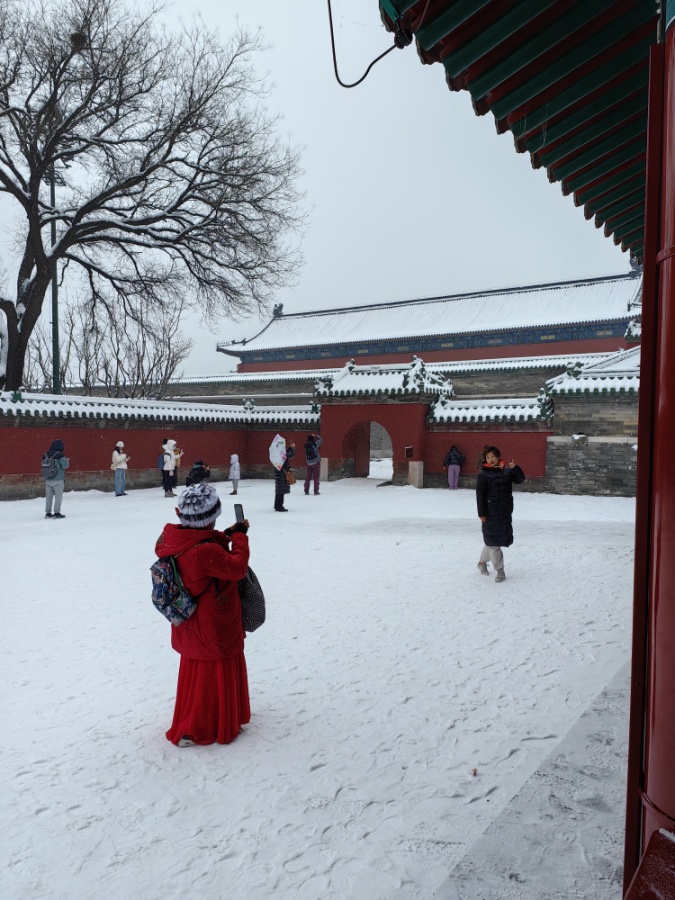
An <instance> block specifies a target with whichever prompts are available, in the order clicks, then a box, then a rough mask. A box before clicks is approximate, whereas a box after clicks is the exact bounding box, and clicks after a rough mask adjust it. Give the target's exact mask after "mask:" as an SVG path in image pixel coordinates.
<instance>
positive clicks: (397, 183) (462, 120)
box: [165, 0, 629, 375]
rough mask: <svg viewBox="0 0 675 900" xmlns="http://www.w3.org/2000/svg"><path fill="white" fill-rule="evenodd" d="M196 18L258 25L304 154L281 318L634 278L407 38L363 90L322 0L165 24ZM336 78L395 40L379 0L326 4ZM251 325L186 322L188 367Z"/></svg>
mask: <svg viewBox="0 0 675 900" xmlns="http://www.w3.org/2000/svg"><path fill="white" fill-rule="evenodd" d="M195 12H199V13H201V15H202V17H203V19H204V21H205V22H206V23H207V24H208V25H211V26H214V27H217V28H219V29H220V31H221V34H222V36H223V37H226V36H227V34H228V33H230V32H231V30H232V28H233V27H234V25H235V23H236V21H237V18H238V20H239V22H240V24H241V25H243V26H244V27H250V28H255V27H257V26H260V27H261V28H262V30H263V33H264V36H265V39H266V42H267V44H268V45H269V50H267V51H266V52H264V53H261V54H260V55H259V56H258V57H257V61H256V67H257V69H258V71H259V72H261V73H264V72H267V73H269V80H270V83H271V85H272V92H271V95H270V97H269V99H268V101H267V106H268V108H269V110H270V111H271V112H274V113H276V112H279V113H281V114H282V116H283V122H282V129H283V131H284V132H286V133H287V134H288V135H289V136H290V138H291V140H292V142H293V143H294V144H296V145H299V146H300V147H301V148H303V168H304V176H303V179H302V185H301V186H302V189H303V190H304V191H305V193H306V200H305V203H306V208H307V210H308V213H309V215H308V227H307V230H306V232H305V234H304V236H303V239H302V250H303V253H304V257H305V264H304V266H303V267H302V269H301V270H300V271H299V272H298V280H297V284H296V286H295V287H294V288H292V289H286V290H283V291H280V292H279V293H278V296H277V297H276V298H275V302H280V303H283V304H284V312H289V313H290V312H301V311H306V310H311V309H319V308H323V309H325V308H331V307H336V306H348V305H353V304H367V303H382V302H386V301H390V300H405V299H409V298H418V297H426V296H436V295H442V294H452V293H457V292H461V291H471V290H480V289H485V288H496V287H508V286H512V285H523V284H530V283H537V282H545V281H557V280H562V279H571V278H584V277H591V276H596V275H609V274H616V273H622V272H627V271H628V269H629V263H628V255H627V254H623V253H621V251H620V249H619V248H618V247H615V245H614V243H613V242H612V240H608V239H606V238H605V237H604V236H603V234H602V230H597V229H596V228H595V226H594V224H593V222H592V221H591V222H587V221H586V220H585V218H584V215H583V210H581V209H577V208H576V207H575V206H574V203H573V201H572V199H571V198H570V197H563V196H562V193H561V191H560V187H559V185H557V184H556V185H552V184H549V182H548V179H547V177H546V172H545V170H543V169H540V170H538V171H535V170H533V169H532V167H531V165H530V159H529V156H526V155H522V154H517V153H516V152H515V150H514V146H513V140H512V138H511V136H510V135H509V134H506V135H501V136H498V135H497V133H496V130H495V125H494V119H493V117H492V116H491V115H488V116H483V117H480V118H479V117H477V116H476V115H475V114H474V112H473V108H472V106H471V100H470V97H469V95H468V93H466V92H462V93H459V94H456V93H452V92H451V91H449V90H448V88H447V87H446V84H445V78H444V70H443V67H442V66H441V65H439V64H436V65H433V66H423V65H422V64H421V63H420V61H419V58H418V56H417V52H416V49H415V45H414V44H412V45H411V46H409V47H407V48H405V49H404V50H395V51H393V52H392V53H390V54H389V55H388V56H386V57H385V58H384V59H383V60H382V61H381V62H379V63H378V64H377V65H376V66H375V67H374V68H373V70H372V71H371V73H370V74H369V76H368V77H367V79H366V80H365V81H364V82H363V83H362V84H361V85H359V86H358V87H355V88H352V89H351V90H345V89H344V88H342V87H340V86H339V85H338V84H337V82H336V80H335V77H334V74H333V64H332V59H331V48H330V32H329V25H328V13H327V4H326V2H323V0H291V2H286V3H280V2H279V0H182V2H181V3H180V5H178V4H176V5H174V6H173V7H169V9H168V11H167V12H166V13H165V16H166V18H167V19H168V20H172V21H173V22H176V21H177V19H178V16H179V14H180V17H181V18H183V19H184V20H189V19H190V18H191V16H192V14H193V13H195ZM333 17H334V23H335V28H336V45H337V54H338V65H339V69H340V75H341V77H342V80H343V81H346V82H351V81H355V80H357V79H358V78H360V77H361V75H362V74H363V72H364V71H365V69H366V68H367V66H368V64H369V63H370V61H371V60H372V59H373V58H374V57H375V56H377V55H379V54H380V53H382V52H383V51H384V50H385V49H387V47H389V46H390V45H391V43H392V41H393V39H392V36H391V35H390V34H388V33H387V32H386V31H385V30H384V27H383V26H382V23H381V21H380V17H379V8H378V3H377V0H333ZM260 327H261V325H260V323H259V321H258V320H257V319H255V320H251V321H249V322H244V323H232V322H229V321H227V320H224V321H222V322H221V323H220V326H219V327H218V328H217V331H216V333H215V334H212V333H210V332H209V331H207V330H206V329H204V328H203V326H200V323H199V321H198V317H197V316H195V317H193V318H192V319H191V320H190V322H189V323H188V325H187V330H189V332H190V334H191V336H193V337H194V338H195V339H196V346H195V349H194V351H193V353H192V356H191V358H190V360H189V362H188V363H187V365H186V367H185V372H186V374H189V375H199V374H215V373H217V372H219V371H225V370H227V369H229V368H231V367H232V365H233V362H232V361H230V359H229V358H228V357H226V356H224V355H223V354H220V353H217V352H216V350H215V344H216V342H217V341H226V340H231V339H233V338H236V339H239V338H241V337H250V336H252V335H253V334H254V333H255V332H256V331H257V330H259V328H260Z"/></svg>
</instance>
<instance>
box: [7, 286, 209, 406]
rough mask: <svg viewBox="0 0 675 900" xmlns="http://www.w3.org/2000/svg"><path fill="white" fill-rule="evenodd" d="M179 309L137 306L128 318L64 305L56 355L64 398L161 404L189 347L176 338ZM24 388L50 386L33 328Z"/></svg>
mask: <svg viewBox="0 0 675 900" xmlns="http://www.w3.org/2000/svg"><path fill="white" fill-rule="evenodd" d="M183 311H184V305H182V304H179V305H178V306H177V307H176V308H175V309H174V310H173V314H172V315H171V316H168V315H167V314H166V312H165V311H164V310H162V309H159V308H157V307H154V306H152V305H151V304H148V303H146V304H142V305H141V306H140V307H139V308H137V309H136V311H135V313H134V317H133V318H132V317H130V316H128V315H127V314H126V312H125V310H124V307H123V305H122V304H117V305H113V306H112V307H105V308H98V307H97V306H95V305H94V304H92V303H91V302H86V303H80V304H79V305H76V306H73V305H70V304H64V306H63V309H62V315H61V320H60V323H59V327H60V330H61V332H62V333H64V334H66V335H67V340H66V342H65V345H64V347H63V349H62V353H61V361H60V368H61V372H60V374H61V384H62V386H63V390H64V393H72V392H77V393H81V394H84V395H85V396H90V395H94V394H96V395H104V396H108V397H147V398H153V399H162V398H163V397H165V396H166V395H167V393H168V392H169V391H170V383H171V381H172V380H173V379H175V378H177V377H179V375H180V372H179V369H180V366H182V364H183V363H184V362H185V360H186V359H187V357H188V356H189V354H190V351H191V350H192V347H193V346H194V342H193V341H192V340H190V339H187V338H184V337H183V336H182V335H181V330H180V326H181V317H182V314H183ZM24 376H25V377H24V384H25V385H26V386H27V387H28V388H29V389H33V390H42V389H44V387H45V385H47V386H48V385H49V383H50V380H51V345H50V338H48V336H47V334H46V332H45V329H44V327H43V326H42V324H41V323H38V324H37V325H36V327H35V329H34V331H33V335H32V337H31V341H30V343H29V346H28V352H27V354H26V365H25V369H24Z"/></svg>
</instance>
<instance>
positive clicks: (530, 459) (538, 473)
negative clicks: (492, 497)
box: [424, 431, 550, 478]
mask: <svg viewBox="0 0 675 900" xmlns="http://www.w3.org/2000/svg"><path fill="white" fill-rule="evenodd" d="M548 434H550V432H545V431H480V432H467V431H461V432H459V431H457V432H453V431H448V432H443V433H441V432H435V433H433V434H428V435H427V456H426V463H425V466H424V468H425V471H427V472H430V473H439V472H443V471H444V469H443V460H444V459H445V454H446V453H447V452H448V450H449V449H450V447H451V446H452V445H453V444H456V445H457V447H458V448H459V449H460V450H461V451H462V453H463V454H464V456H465V457H466V459H465V460H464V465H463V466H462V471H461V474H462V475H473V474H475V472H476V461H477V459H478V457H479V455H480V453H481V451H482V449H483V447H484V446H485V444H491V445H492V446H495V447H499V449H500V451H501V454H502V459H503V460H504V461H505V462H509V461H510V460H511V459H515V461H516V462H517V463H518V465H519V466H520V467H521V469H522V470H523V471H524V472H525V475H526V476H527V477H528V478H543V477H544V475H545V474H546V438H547V435H548Z"/></svg>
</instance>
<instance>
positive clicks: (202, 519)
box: [178, 482, 222, 528]
mask: <svg viewBox="0 0 675 900" xmlns="http://www.w3.org/2000/svg"><path fill="white" fill-rule="evenodd" d="M221 512H222V507H221V505H220V497H219V496H218V492H217V491H216V489H215V488H214V487H212V485H210V484H204V483H203V482H202V483H200V484H191V485H190V487H189V488H187V489H186V490H184V491H183V493H182V494H181V495H180V497H179V498H178V518H179V519H180V524H181V525H184V526H185V527H186V528H206V527H207V526H208V525H211V523H212V522H215V521H216V519H217V518H218V516H219V515H220V513H221Z"/></svg>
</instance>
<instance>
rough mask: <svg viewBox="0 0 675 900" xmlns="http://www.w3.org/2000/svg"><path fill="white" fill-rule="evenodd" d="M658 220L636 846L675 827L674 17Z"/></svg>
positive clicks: (668, 40) (666, 82)
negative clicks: (640, 803) (639, 816)
mask: <svg viewBox="0 0 675 900" xmlns="http://www.w3.org/2000/svg"><path fill="white" fill-rule="evenodd" d="M668 6H669V7H671V8H672V4H671V3H670V2H669V4H668ZM660 224H661V227H660V238H659V248H660V249H659V253H658V254H657V256H656V263H657V270H658V321H657V344H656V365H655V381H654V406H653V429H652V448H653V456H652V486H651V515H650V522H649V535H650V561H649V616H648V638H647V705H646V720H645V755H644V778H643V796H642V800H643V807H644V822H643V825H644V827H643V833H642V849H643V850H644V848H645V847H646V845H647V843H648V841H649V838H650V837H651V835H652V833H653V832H654V831H655V830H657V829H659V828H664V827H665V828H667V829H669V830H670V831H673V830H675V20H673V21H672V22H671V25H670V27H669V28H668V30H667V32H666V37H665V71H664V96H663V154H662V180H661V223H660Z"/></svg>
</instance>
